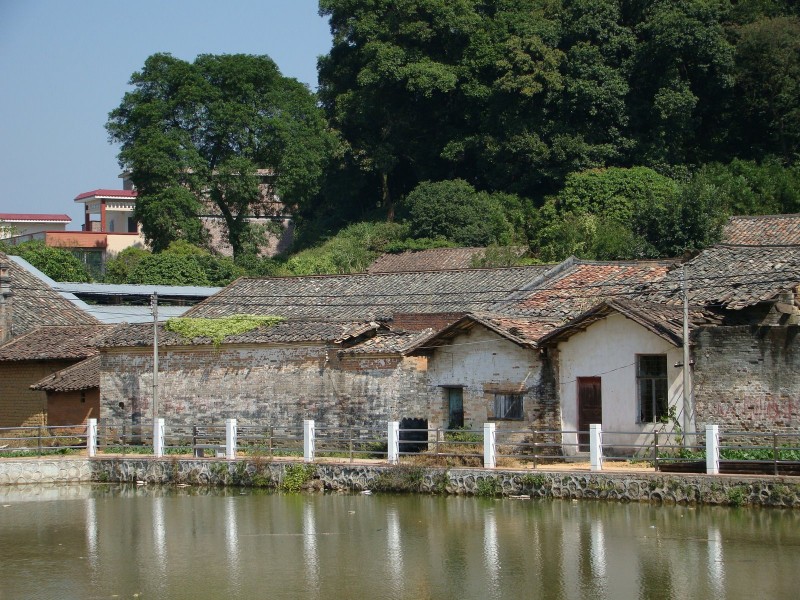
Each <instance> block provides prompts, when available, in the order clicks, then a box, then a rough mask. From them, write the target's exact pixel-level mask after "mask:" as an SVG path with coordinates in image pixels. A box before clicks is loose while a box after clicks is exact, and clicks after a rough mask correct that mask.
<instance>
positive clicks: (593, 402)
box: [578, 377, 603, 452]
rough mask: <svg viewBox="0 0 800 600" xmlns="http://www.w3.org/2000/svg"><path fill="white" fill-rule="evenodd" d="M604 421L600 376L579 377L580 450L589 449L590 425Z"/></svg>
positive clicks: (586, 450) (585, 450)
mask: <svg viewBox="0 0 800 600" xmlns="http://www.w3.org/2000/svg"><path fill="white" fill-rule="evenodd" d="M594 423H600V424H602V423H603V399H602V396H601V395H600V378H599V377H578V431H579V433H578V444H579V446H578V450H580V451H581V452H588V451H589V425H592V424H594Z"/></svg>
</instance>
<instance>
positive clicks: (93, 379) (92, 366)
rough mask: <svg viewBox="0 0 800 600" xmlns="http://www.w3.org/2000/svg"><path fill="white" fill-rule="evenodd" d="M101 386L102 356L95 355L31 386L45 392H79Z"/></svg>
mask: <svg viewBox="0 0 800 600" xmlns="http://www.w3.org/2000/svg"><path fill="white" fill-rule="evenodd" d="M97 387H100V357H99V356H93V357H92V358H87V359H86V360H82V361H81V362H79V363H77V364H74V365H72V366H69V367H67V368H66V369H61V370H60V371H56V372H55V373H53V374H52V375H48V376H47V377H45V378H44V379H42V380H40V381H37V382H36V383H34V384H33V385H32V386H31V389H32V390H43V391H45V392H77V391H81V390H89V389H92V388H97Z"/></svg>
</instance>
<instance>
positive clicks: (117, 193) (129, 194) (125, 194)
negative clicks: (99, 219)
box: [75, 189, 137, 202]
mask: <svg viewBox="0 0 800 600" xmlns="http://www.w3.org/2000/svg"><path fill="white" fill-rule="evenodd" d="M136 195H137V194H136V190H102V189H101V190H92V191H91V192H83V193H82V194H78V195H77V196H75V202H79V201H81V200H85V199H86V198H95V197H98V196H99V197H101V198H102V197H109V198H136Z"/></svg>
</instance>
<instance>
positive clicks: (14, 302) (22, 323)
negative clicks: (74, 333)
mask: <svg viewBox="0 0 800 600" xmlns="http://www.w3.org/2000/svg"><path fill="white" fill-rule="evenodd" d="M0 262H4V263H7V264H8V266H9V276H10V280H11V281H10V287H11V293H12V296H11V328H12V331H11V333H12V336H18V335H22V334H23V333H26V332H28V331H31V330H32V329H35V328H36V327H40V326H42V325H87V324H97V323H99V321H98V320H97V319H95V318H94V317H93V316H91V315H90V314H88V313H86V312H84V311H82V310H81V309H79V308H77V307H76V306H75V305H74V304H73V303H72V302H70V301H69V300H67V299H66V298H63V297H62V296H61V295H60V294H59V293H58V292H56V291H55V290H53V289H52V288H50V287H49V286H47V285H46V284H44V283H43V282H42V281H41V280H40V279H38V278H37V277H35V276H34V275H32V274H31V273H28V272H27V271H26V270H25V269H23V268H22V267H20V266H19V265H18V264H16V263H15V262H14V261H12V260H9V259H8V257H7V256H6V255H5V254H3V253H2V252H0Z"/></svg>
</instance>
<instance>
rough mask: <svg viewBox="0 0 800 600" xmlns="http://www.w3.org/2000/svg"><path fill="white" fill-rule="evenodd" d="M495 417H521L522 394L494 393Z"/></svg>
mask: <svg viewBox="0 0 800 600" xmlns="http://www.w3.org/2000/svg"><path fill="white" fill-rule="evenodd" d="M494 418H495V419H517V420H521V419H522V394H495V395H494Z"/></svg>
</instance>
